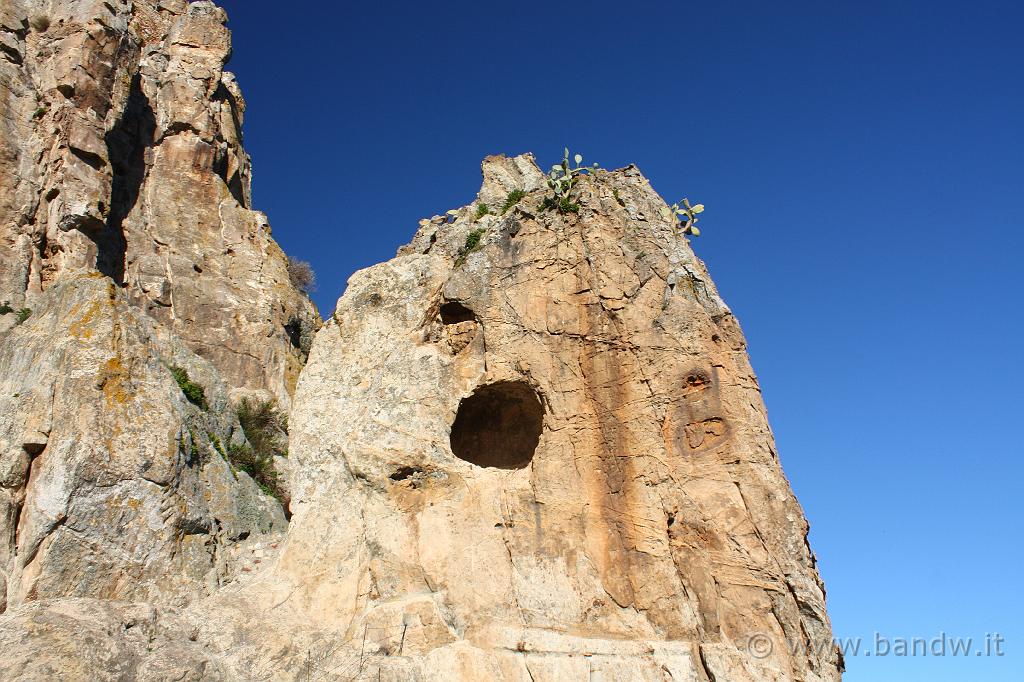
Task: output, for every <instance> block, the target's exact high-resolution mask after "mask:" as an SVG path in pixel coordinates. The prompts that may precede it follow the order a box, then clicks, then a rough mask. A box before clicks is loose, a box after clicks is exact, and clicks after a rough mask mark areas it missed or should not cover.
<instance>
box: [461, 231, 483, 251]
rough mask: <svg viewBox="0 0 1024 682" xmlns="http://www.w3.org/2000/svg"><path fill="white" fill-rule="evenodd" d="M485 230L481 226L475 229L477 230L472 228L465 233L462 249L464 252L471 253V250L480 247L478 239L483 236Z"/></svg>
mask: <svg viewBox="0 0 1024 682" xmlns="http://www.w3.org/2000/svg"><path fill="white" fill-rule="evenodd" d="M485 232H487V230H485V229H483V228H480V229H477V230H473V231H472V232H470V233H469V234H467V235H466V245H465V247H464V251H465V252H466V253H472V252H473V251H476V250H477V249H479V248H480V239H481V238H482V237H483V236H484V233H485Z"/></svg>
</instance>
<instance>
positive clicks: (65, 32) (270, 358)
mask: <svg viewBox="0 0 1024 682" xmlns="http://www.w3.org/2000/svg"><path fill="white" fill-rule="evenodd" d="M225 21H226V15H225V13H224V11H223V10H222V9H220V8H218V7H216V6H215V5H213V4H212V3H210V2H194V3H187V2H185V0H171V1H161V2H153V1H148V2H125V1H124V0H117V1H114V2H101V1H100V0H77V1H76V2H59V3H51V2H42V1H37V0H32V1H29V0H19V1H18V2H13V3H12V2H5V3H4V7H3V9H2V10H0V37H2V42H0V46H2V50H0V86H2V87H0V178H2V182H3V191H2V192H0V244H2V245H3V246H2V248H0V301H8V302H9V303H10V305H11V306H12V307H14V308H16V309H20V308H21V307H23V306H27V307H32V305H33V302H34V300H35V299H36V298H37V297H39V296H40V295H41V294H42V293H43V292H45V291H46V290H47V289H48V288H49V287H50V286H51V285H52V284H53V283H54V282H55V281H56V280H57V279H59V278H60V277H61V276H62V274H63V273H65V272H69V271H74V270H78V269H83V268H84V269H90V270H97V271H99V272H101V273H103V274H105V275H107V276H109V277H110V278H111V279H112V280H113V281H114V282H115V283H117V284H119V285H123V287H124V289H125V292H126V294H127V295H128V299H129V300H130V301H131V302H132V303H133V304H134V305H136V306H138V307H139V308H141V309H143V310H145V311H146V312H147V314H148V315H149V316H150V317H152V318H154V319H156V320H158V321H159V322H161V323H163V325H164V326H166V327H167V328H168V329H170V330H172V331H173V332H174V333H176V334H177V335H178V336H179V337H181V338H182V339H183V340H184V341H185V342H186V343H187V344H188V345H189V347H190V348H192V349H193V350H194V351H195V352H197V353H198V354H200V355H202V356H203V357H205V358H206V359H208V360H210V362H212V363H213V364H214V366H215V367H216V368H217V370H218V371H219V372H220V374H221V375H222V376H223V378H224V379H225V380H226V381H227V382H228V383H229V384H230V385H231V386H232V387H235V388H242V389H257V390H265V391H269V392H270V393H271V394H273V395H274V396H275V397H276V398H277V400H278V401H279V402H280V403H281V404H282V406H284V407H287V406H288V405H289V402H290V396H291V393H292V391H293V389H294V386H295V381H296V380H297V379H298V373H299V370H300V369H301V366H302V363H303V361H304V353H305V351H304V350H303V348H301V343H300V341H299V338H300V337H301V335H302V332H303V331H307V332H312V331H314V330H315V328H316V326H317V324H318V319H317V315H316V311H315V309H314V308H313V306H312V304H311V303H310V302H309V300H308V298H306V297H305V296H304V295H302V293H301V292H298V291H296V290H295V288H294V287H293V286H292V285H291V284H290V282H289V278H288V271H287V259H286V257H285V255H284V254H283V253H282V251H281V249H280V248H279V247H278V246H277V244H276V243H275V242H274V241H273V239H272V238H271V236H270V227H269V224H268V222H267V219H266V216H265V215H263V214H262V213H259V212H256V211H252V210H250V164H249V157H248V156H247V155H246V153H245V150H244V149H243V148H242V136H241V125H242V118H243V114H244V111H245V101H244V100H243V99H242V95H241V92H240V91H239V88H238V86H237V85H236V83H235V79H234V76H233V75H232V74H231V73H229V72H226V71H224V64H225V63H226V61H227V59H228V57H229V56H230V52H231V38H230V34H229V32H228V30H227V28H226V27H225V25H224V24H225ZM306 350H308V349H306Z"/></svg>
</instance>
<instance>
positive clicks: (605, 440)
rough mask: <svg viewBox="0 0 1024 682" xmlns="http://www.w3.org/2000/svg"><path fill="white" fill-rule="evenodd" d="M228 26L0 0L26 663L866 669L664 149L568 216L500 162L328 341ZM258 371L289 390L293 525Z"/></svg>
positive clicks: (277, 393) (430, 226)
mask: <svg viewBox="0 0 1024 682" xmlns="http://www.w3.org/2000/svg"><path fill="white" fill-rule="evenodd" d="M44 11H46V12H50V14H51V15H50V16H48V17H45V18H48V19H49V23H48V25H47V22H45V21H41V17H40V15H41V13H43V12H44ZM30 17H31V18H32V20H31V21H30ZM230 49H231V42H230V35H229V33H228V31H227V29H226V27H225V15H224V12H223V11H222V10H221V9H219V8H217V7H216V6H215V5H213V4H212V3H211V2H205V1H203V2H192V3H189V2H186V1H185V0H162V1H161V2H156V1H155V0H139V1H136V2H131V3H129V2H125V1H124V0H109V1H108V2H102V1H100V0H80V1H76V2H68V3H42V2H38V1H35V0H33V1H31V2H30V1H27V0H14V1H11V2H7V3H4V5H3V6H2V7H0V86H2V87H0V173H2V174H0V181H2V187H0V190H2V191H0V247H2V248H0V302H3V301H8V302H9V304H10V305H9V307H10V308H11V310H10V311H8V313H7V314H5V315H0V647H2V648H3V650H4V654H5V655H4V656H2V657H0V678H3V679H26V680H35V679H38V680H43V679H53V678H66V679H141V680H149V679H152V680H157V679H160V680H162V679H196V680H199V679H225V680H249V679H285V680H288V679H322V678H332V677H333V678H341V679H356V678H360V677H362V678H368V679H379V680H394V681H396V682H397V681H398V680H403V681H404V680H466V681H469V680H481V679H500V680H523V681H524V682H525V681H526V680H531V681H532V682H541V681H542V680H543V681H548V680H549V681H552V682H554V681H555V680H558V681H562V680H581V681H582V680H590V679H607V680H652V681H653V680H664V679H674V680H692V681H695V682H696V681H700V682H707V681H709V680H719V681H725V680H728V681H729V682H745V681H751V682H754V681H761V680H772V681H777V682H784V681H785V682H789V681H793V682H796V681H800V682H832V681H835V680H838V679H839V676H840V671H841V670H840V669H841V665H842V664H841V661H840V660H839V657H838V654H837V652H836V651H835V649H834V647H833V646H831V644H830V640H831V629H830V625H829V621H828V617H827V615H826V612H825V596H824V588H823V586H822V583H821V580H820V578H819V576H818V572H817V569H816V566H815V559H814V556H813V554H812V553H811V551H810V549H809V547H808V545H807V523H806V521H805V520H804V517H803V514H802V512H801V510H800V507H799V505H798V504H797V502H796V500H795V499H794V497H793V495H792V492H791V490H790V488H789V485H788V483H787V481H786V479H785V477H784V475H783V473H782V470H781V467H780V464H779V460H778V456H777V455H776V452H775V449H774V443H773V440H772V436H771V432H770V429H769V427H768V423H767V419H766V415H765V410H764V405H763V403H762V400H761V395H760V389H759V387H758V384H757V379H756V378H755V376H754V374H753V371H752V369H751V367H750V364H749V361H748V358H747V355H746V352H745V341H744V339H743V335H742V333H741V331H740V329H739V326H738V324H737V322H736V320H735V319H734V317H733V315H732V313H731V312H730V311H729V309H728V307H727V306H726V305H725V304H724V303H723V302H722V300H721V299H720V298H719V296H718V293H717V291H716V289H715V287H714V285H713V284H712V282H711V280H710V277H709V276H708V273H707V270H706V269H705V267H704V264H703V263H702V262H701V261H700V260H699V259H698V258H696V256H695V255H694V253H693V251H692V250H691V249H690V246H689V244H688V242H687V241H686V239H685V238H684V237H682V236H681V235H680V234H679V232H678V230H677V229H676V227H675V225H674V224H673V222H674V221H673V220H672V219H671V215H670V214H669V215H665V214H666V212H667V207H666V206H665V203H664V202H663V201H662V200H661V198H660V197H658V196H657V194H656V193H655V192H654V191H653V190H652V189H651V187H650V184H649V183H648V182H647V180H646V179H645V178H644V177H643V176H642V175H641V174H640V173H639V171H638V170H637V169H636V168H633V167H628V168H625V169H621V170H618V171H613V172H606V171H600V172H597V173H596V174H594V175H593V176H590V177H588V178H584V179H582V180H581V182H580V184H579V185H578V187H577V188H576V189H575V190H574V197H573V199H574V201H576V202H578V203H579V205H580V210H579V213H578V214H572V213H570V214H565V215H563V214H560V213H558V212H554V211H546V210H543V209H542V207H541V204H542V199H543V198H544V195H545V193H546V190H545V189H544V175H543V173H542V172H541V171H540V169H538V168H537V167H536V165H535V164H534V162H533V158H532V157H531V156H529V155H523V156H518V157H514V158H506V157H502V156H496V157H488V158H487V159H485V161H484V164H483V171H484V181H483V186H482V187H481V190H480V192H479V194H478V195H477V197H476V200H475V201H474V202H473V203H472V204H470V205H468V206H465V207H463V208H462V209H460V210H459V211H458V212H457V215H456V217H455V218H454V219H453V220H447V219H444V218H440V217H435V218H431V219H425V220H423V221H422V222H421V223H420V229H419V231H418V232H417V233H416V235H415V236H414V237H413V239H412V241H411V242H410V244H409V245H407V246H405V247H403V248H402V249H401V250H400V251H399V254H398V256H396V258H394V259H392V260H391V261H389V262H387V263H383V264H380V265H377V266H374V267H372V268H368V269H366V270H363V271H361V272H358V273H356V274H355V275H354V276H353V277H352V278H351V280H350V282H349V287H348V289H347V291H346V293H345V295H344V296H343V297H342V299H341V301H340V302H339V304H338V307H337V309H336V310H335V311H334V313H333V315H332V316H331V318H330V320H329V321H328V322H327V324H326V325H325V326H324V327H323V328H322V329H321V330H320V331H319V333H318V334H317V336H316V340H315V342H314V344H313V348H312V353H311V354H310V355H309V358H308V359H309V362H308V364H306V365H305V368H304V369H303V365H304V363H305V361H306V354H307V352H308V343H307V340H308V339H309V337H310V335H311V334H312V333H313V331H314V330H315V329H316V328H317V327H318V326H319V318H318V317H317V314H316V311H315V310H314V309H313V307H312V304H311V303H310V302H309V300H308V298H307V297H305V296H304V295H303V294H302V293H300V292H299V291H298V290H297V289H296V288H295V287H294V286H293V285H292V283H291V282H290V281H289V275H288V267H287V259H286V257H285V256H284V254H283V253H282V252H281V250H280V249H279V248H278V247H277V245H276V244H275V243H274V241H273V240H272V238H271V236H270V227H269V225H268V224H267V220H266V217H265V216H264V215H263V214H261V213H258V212H255V211H253V210H252V209H251V193H250V165H249V159H248V156H247V155H246V153H245V151H244V149H243V148H242V136H241V122H242V116H243V114H244V110H245V103H244V100H243V99H242V96H241V93H240V91H239V88H238V86H237V84H236V82H235V80H234V77H233V76H231V75H230V74H229V73H226V72H224V70H223V68H224V65H225V63H226V61H227V58H228V56H229V54H230ZM514 190H518V191H523V192H525V196H524V197H523V198H522V199H521V200H520V201H519V202H518V204H516V205H515V206H513V207H511V208H509V209H508V210H507V211H505V212H503V213H502V212H501V210H500V209H502V208H504V205H505V202H506V199H507V198H508V196H509V193H510V192H512V191H514ZM478 203H485V204H487V205H488V206H490V207H491V209H492V213H491V214H490V215H484V216H482V217H479V218H478V217H477V211H476V205H477V204H478ZM471 234H475V235H476V236H477V237H479V243H474V242H473V241H472V240H470V239H469V237H470V235H471ZM21 308H28V309H30V310H26V311H24V312H20V313H18V312H15V311H18V310H19V309H21ZM5 309H6V308H5ZM176 367H180V368H183V369H185V370H187V373H188V375H189V378H190V380H191V381H192V382H194V383H195V384H197V385H199V386H202V388H203V391H204V395H203V398H202V399H200V397H199V396H197V395H196V394H195V387H194V386H190V385H189V384H187V383H185V381H184V377H183V376H179V377H178V379H177V380H176V378H175V377H174V375H173V373H172V368H176ZM300 370H302V374H301V378H300V376H299V373H300ZM179 382H180V383H179ZM296 382H298V385H297V388H296ZM187 392H189V394H190V395H191V397H190V395H189V394H187ZM293 396H294V398H293ZM243 397H249V398H255V399H265V398H268V397H270V398H274V399H276V400H277V402H278V404H279V405H280V406H281V407H282V408H283V409H285V410H286V411H287V410H289V409H290V408H291V414H290V420H289V421H290V426H291V438H290V442H289V453H290V456H289V457H283V456H275V457H273V459H274V462H275V466H277V467H278V468H279V469H283V471H282V476H281V479H282V480H283V481H284V487H285V488H286V490H287V492H289V493H290V494H291V497H292V505H291V511H292V512H293V513H294V516H293V517H292V519H291V523H290V525H287V526H286V520H285V510H284V509H282V507H281V505H279V504H278V503H277V501H275V500H274V499H273V498H272V497H270V496H269V495H267V494H265V493H264V492H263V491H261V490H260V488H259V486H257V484H256V483H255V482H254V481H253V480H252V479H250V477H249V476H248V475H247V474H245V473H242V472H240V471H236V469H235V467H233V466H232V465H231V464H230V463H229V460H230V459H231V457H232V456H238V453H240V452H244V447H245V445H246V437H245V435H244V434H243V433H242V432H241V430H240V425H239V422H238V419H237V418H236V415H235V412H234V409H233V408H232V404H234V403H237V402H238V401H239V400H241V399H242V398H243ZM275 437H276V436H275ZM286 527H287V535H286V536H285V535H284V533H285V529H286Z"/></svg>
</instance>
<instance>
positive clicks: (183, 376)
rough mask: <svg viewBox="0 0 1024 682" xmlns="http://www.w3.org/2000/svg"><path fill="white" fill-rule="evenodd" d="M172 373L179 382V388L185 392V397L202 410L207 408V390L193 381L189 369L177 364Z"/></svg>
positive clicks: (172, 368)
mask: <svg viewBox="0 0 1024 682" xmlns="http://www.w3.org/2000/svg"><path fill="white" fill-rule="evenodd" d="M171 375H173V376H174V380H175V381H176V382H178V388H180V389H181V392H182V393H184V394H185V398H186V399H187V400H188V401H189V402H190V403H192V404H193V405H195V406H196V407H198V408H199V409H201V410H205V409H207V407H208V406H207V403H206V391H205V390H204V389H203V387H202V386H200V385H199V384H197V383H196V382H194V381H192V379H190V378H189V376H188V371H187V370H186V369H185V368H184V367H178V366H177V365H175V366H173V367H171Z"/></svg>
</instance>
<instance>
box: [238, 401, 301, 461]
mask: <svg viewBox="0 0 1024 682" xmlns="http://www.w3.org/2000/svg"><path fill="white" fill-rule="evenodd" d="M235 413H236V414H237V415H238V423H239V424H241V425H242V431H244V432H245V438H246V440H248V441H249V444H250V445H252V447H253V448H255V449H256V451H257V452H259V453H260V454H269V455H271V456H273V455H275V454H279V455H287V454H288V451H287V449H286V448H281V447H278V444H279V443H280V442H281V441H282V440H284V439H285V438H286V437H287V436H288V419H287V417H285V416H284V415H283V414H281V412H280V410H278V409H277V405H275V404H274V401H273V400H250V399H249V398H242V401H241V402H240V403H239V404H238V408H237V409H236V410H235Z"/></svg>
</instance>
